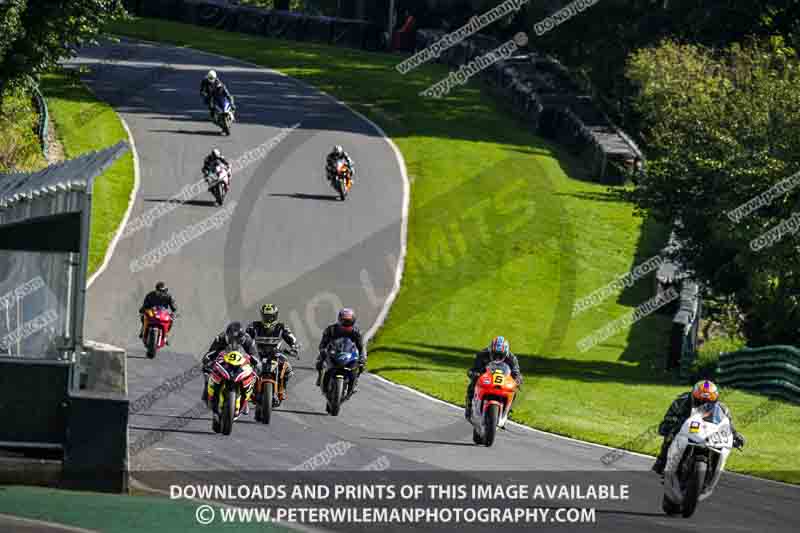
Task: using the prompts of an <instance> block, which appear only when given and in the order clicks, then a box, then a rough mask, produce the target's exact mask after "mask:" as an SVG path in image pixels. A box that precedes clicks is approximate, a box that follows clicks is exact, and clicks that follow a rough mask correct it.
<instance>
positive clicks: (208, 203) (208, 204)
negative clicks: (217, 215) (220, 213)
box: [144, 198, 217, 207]
mask: <svg viewBox="0 0 800 533" xmlns="http://www.w3.org/2000/svg"><path fill="white" fill-rule="evenodd" d="M144 201H145V202H163V203H167V204H181V205H195V206H201V207H214V206H216V205H217V202H215V201H214V200H186V201H185V202H181V201H180V200H176V199H174V198H145V199H144Z"/></svg>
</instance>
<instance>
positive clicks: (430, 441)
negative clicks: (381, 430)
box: [363, 437, 476, 448]
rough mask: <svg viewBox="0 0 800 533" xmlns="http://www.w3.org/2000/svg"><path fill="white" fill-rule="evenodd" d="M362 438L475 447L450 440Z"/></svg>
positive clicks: (468, 443)
mask: <svg viewBox="0 0 800 533" xmlns="http://www.w3.org/2000/svg"><path fill="white" fill-rule="evenodd" d="M363 438H364V440H386V441H393V442H413V443H419V444H444V445H446V446H470V447H473V448H474V447H475V446H476V445H475V444H472V443H470V442H452V441H446V440H423V439H399V438H393V437H363Z"/></svg>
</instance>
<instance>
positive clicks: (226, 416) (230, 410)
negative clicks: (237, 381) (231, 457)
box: [221, 390, 237, 435]
mask: <svg viewBox="0 0 800 533" xmlns="http://www.w3.org/2000/svg"><path fill="white" fill-rule="evenodd" d="M236 397H237V396H236V390H225V400H224V401H223V403H222V416H221V419H222V420H221V425H222V434H223V435H230V434H231V431H233V419H234V418H236Z"/></svg>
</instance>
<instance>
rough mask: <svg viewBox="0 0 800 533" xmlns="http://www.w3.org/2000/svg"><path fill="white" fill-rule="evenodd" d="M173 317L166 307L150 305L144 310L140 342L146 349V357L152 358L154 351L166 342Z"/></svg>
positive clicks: (154, 354)
mask: <svg viewBox="0 0 800 533" xmlns="http://www.w3.org/2000/svg"><path fill="white" fill-rule="evenodd" d="M173 320H174V317H173V316H172V313H170V311H169V309H167V308H166V307H152V308H150V309H145V311H144V332H143V334H142V342H143V343H144V347H145V348H146V349H147V358H148V359H153V358H154V357H155V356H156V352H157V351H158V350H160V349H161V348H163V347H164V345H165V344H166V343H167V335H168V334H169V332H170V330H171V329H172V322H173Z"/></svg>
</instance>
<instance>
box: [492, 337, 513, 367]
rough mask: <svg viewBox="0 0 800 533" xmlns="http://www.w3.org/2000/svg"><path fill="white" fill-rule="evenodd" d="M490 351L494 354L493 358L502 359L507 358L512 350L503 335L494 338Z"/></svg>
mask: <svg viewBox="0 0 800 533" xmlns="http://www.w3.org/2000/svg"><path fill="white" fill-rule="evenodd" d="M489 352H490V353H491V354H492V359H493V360H495V361H500V360H502V359H505V357H506V356H508V354H509V353H510V352H511V349H510V348H509V345H508V341H507V340H506V338H505V337H503V336H497V337H495V338H494V339H492V343H491V344H490V345H489Z"/></svg>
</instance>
